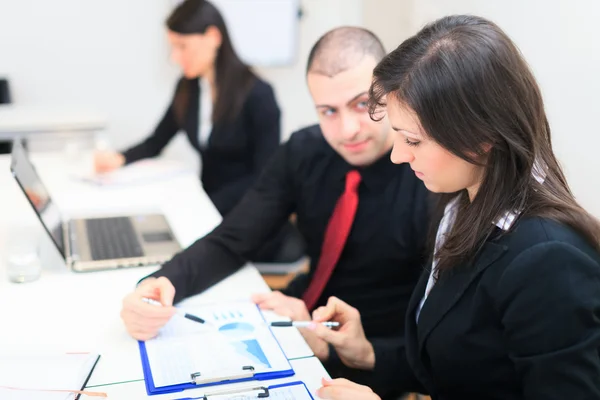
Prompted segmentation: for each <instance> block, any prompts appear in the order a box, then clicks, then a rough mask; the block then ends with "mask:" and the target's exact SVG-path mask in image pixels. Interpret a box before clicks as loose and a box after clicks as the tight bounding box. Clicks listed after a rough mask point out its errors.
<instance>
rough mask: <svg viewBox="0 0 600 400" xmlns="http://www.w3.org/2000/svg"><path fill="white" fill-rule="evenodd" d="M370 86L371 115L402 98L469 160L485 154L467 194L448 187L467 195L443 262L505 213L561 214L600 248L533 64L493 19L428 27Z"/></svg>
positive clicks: (452, 260) (478, 239)
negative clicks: (563, 163)
mask: <svg viewBox="0 0 600 400" xmlns="http://www.w3.org/2000/svg"><path fill="white" fill-rule="evenodd" d="M369 92H370V93H369V95H370V96H369V98H370V112H371V116H372V118H375V115H380V114H379V110H380V109H381V107H383V106H385V105H386V102H390V101H396V102H398V104H399V105H401V106H406V107H408V108H409V109H411V110H413V111H414V112H415V113H416V115H417V117H418V119H419V123H420V125H421V127H422V130H423V131H424V132H423V133H424V134H425V135H426V136H427V137H428V138H431V139H432V140H434V141H435V142H437V143H438V144H439V145H440V146H442V147H443V148H445V149H447V150H448V151H450V152H451V153H453V154H455V155H456V156H458V157H460V158H462V159H464V160H466V161H468V162H470V163H472V164H479V165H481V161H478V159H479V160H480V159H484V160H485V161H483V163H484V165H483V166H484V167H485V172H484V176H483V179H482V182H481V185H480V187H479V190H478V192H477V195H476V196H475V198H474V199H472V201H471V202H469V198H468V194H467V193H466V191H465V190H463V191H461V192H460V193H451V194H447V195H444V196H442V198H445V204H447V202H448V201H449V199H450V198H453V197H456V196H457V195H459V196H461V197H460V202H459V204H460V208H459V211H458V214H457V216H456V220H455V223H454V224H453V226H452V229H451V231H450V233H449V235H448V236H447V238H446V240H445V242H444V244H443V245H442V248H441V249H439V251H438V252H437V253H436V258H437V262H438V263H437V266H438V268H439V269H440V270H444V269H449V268H452V267H454V266H457V265H461V264H464V263H468V262H470V261H472V259H473V257H475V255H476V254H477V251H478V250H479V249H480V247H481V246H482V245H483V243H484V242H485V240H486V239H487V238H488V237H489V236H490V235H491V234H492V233H493V231H494V229H495V228H494V223H495V222H496V221H497V220H498V219H499V218H501V217H502V215H503V214H504V213H506V212H518V213H520V216H521V217H532V216H533V217H544V218H549V219H553V220H555V221H558V222H560V223H563V224H565V225H567V226H569V227H571V228H572V229H573V230H575V231H576V232H578V233H579V234H581V235H582V236H583V237H585V238H586V240H587V241H588V242H589V243H590V245H592V246H593V247H594V248H596V249H598V250H600V224H599V223H598V220H597V219H596V218H594V217H593V216H591V215H590V214H589V213H588V212H587V211H585V210H584V209H583V208H582V207H581V206H580V205H579V204H578V203H577V202H576V200H575V198H574V197H573V195H572V193H571V191H570V189H569V186H568V184H567V180H566V178H565V176H564V174H563V172H562V169H561V167H560V165H559V163H558V161H557V159H556V156H555V155H554V152H553V150H552V143H551V135H550V125H549V124H548V119H547V117H546V112H545V110H544V103H543V100H542V95H541V92H540V89H539V87H538V84H537V82H536V80H535V78H534V76H533V73H532V72H531V70H530V69H529V67H528V65H527V63H526V62H525V60H524V59H523V57H522V55H521V53H520V51H519V49H518V48H517V46H516V45H515V44H514V43H513V42H512V40H511V39H510V38H509V37H508V36H507V35H506V34H505V33H504V32H503V31H502V30H501V29H500V28H499V27H498V26H497V25H496V24H494V23H493V22H491V21H488V20H486V19H484V18H481V17H476V16H469V15H454V16H448V17H444V18H441V19H439V20H437V21H435V22H433V23H431V24H429V25H427V26H425V27H424V28H423V29H422V30H421V31H419V32H418V33H417V34H416V35H414V36H413V37H411V38H409V39H407V40H406V41H404V42H403V43H402V44H401V45H400V46H399V47H398V48H397V49H395V50H394V51H392V52H391V53H390V54H388V55H387V56H386V57H385V58H384V59H383V60H382V61H381V62H380V63H379V64H378V65H377V67H375V69H374V71H373V83H372V85H371V88H370V91H369ZM490 146H491V148H490V149H489V151H486V149H487V148H489V147H490ZM476 156H480V157H476ZM536 175H537V176H536ZM540 175H541V177H543V178H544V179H543V180H542V179H540ZM445 204H444V203H443V204H441V205H440V206H441V207H440V210H443V207H444V205H445ZM432 233H433V232H432Z"/></svg>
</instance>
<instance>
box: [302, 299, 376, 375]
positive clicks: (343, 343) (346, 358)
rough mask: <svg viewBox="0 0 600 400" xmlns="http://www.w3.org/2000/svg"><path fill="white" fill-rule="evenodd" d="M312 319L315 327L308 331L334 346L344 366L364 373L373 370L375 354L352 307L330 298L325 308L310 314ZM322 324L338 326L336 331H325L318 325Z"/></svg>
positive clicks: (326, 329)
mask: <svg viewBox="0 0 600 400" xmlns="http://www.w3.org/2000/svg"><path fill="white" fill-rule="evenodd" d="M313 320H314V321H315V324H314V325H312V326H311V328H312V329H313V330H314V332H315V333H316V335H317V336H318V337H320V338H321V339H323V340H325V341H326V342H327V343H331V344H332V345H333V347H335V350H336V352H337V354H338V356H339V357H340V360H342V362H343V363H344V364H345V365H347V366H348V367H351V368H358V369H368V370H370V369H373V368H374V367H375V351H374V350H373V345H372V344H371V342H369V341H368V340H367V338H366V336H365V332H364V330H363V327H362V323H361V322H360V313H359V312H358V310H357V309H356V308H354V307H351V306H350V305H348V304H347V303H344V302H343V301H342V300H340V299H338V298H337V297H330V298H329V300H328V301H327V305H326V306H323V307H319V308H317V309H316V310H315V311H314V312H313ZM323 321H335V322H339V323H340V327H339V328H338V329H337V330H332V329H329V328H326V327H324V326H323V325H321V324H320V323H319V322H323Z"/></svg>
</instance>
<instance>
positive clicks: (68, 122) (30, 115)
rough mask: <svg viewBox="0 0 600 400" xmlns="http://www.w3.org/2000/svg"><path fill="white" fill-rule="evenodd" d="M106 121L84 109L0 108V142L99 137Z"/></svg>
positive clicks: (17, 106)
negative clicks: (52, 136) (40, 137)
mask: <svg viewBox="0 0 600 400" xmlns="http://www.w3.org/2000/svg"><path fill="white" fill-rule="evenodd" d="M105 126H106V118H105V117H104V116H102V115H100V114H98V113H97V112H93V111H91V110H88V109H83V108H81V107H74V108H68V109H67V108H64V107H60V108H59V107H56V106H52V105H50V106H46V107H39V106H22V105H14V104H5V105H0V140H6V139H9V140H10V139H15V138H16V137H21V136H25V137H31V136H35V135H39V134H47V133H53V134H61V135H64V134H80V133H95V132H97V131H99V130H102V129H104V128H105Z"/></svg>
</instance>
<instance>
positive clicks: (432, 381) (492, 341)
mask: <svg viewBox="0 0 600 400" xmlns="http://www.w3.org/2000/svg"><path fill="white" fill-rule="evenodd" d="M373 75H374V78H373V84H372V87H371V93H370V94H371V104H372V106H371V113H372V115H373V113H377V114H379V111H378V110H381V107H382V106H385V110H386V113H387V117H388V118H389V121H390V124H391V126H392V127H393V128H394V130H396V132H397V133H396V135H397V136H396V139H395V142H394V148H393V150H392V155H391V158H392V161H393V162H395V163H405V162H406V163H409V164H410V166H411V168H412V169H413V170H414V171H415V174H416V175H417V176H418V177H419V178H420V179H422V180H423V182H424V183H425V186H426V187H427V188H428V189H429V190H431V191H432V192H436V193H445V201H443V202H442V204H441V207H440V217H441V218H438V219H437V220H438V221H440V220H441V222H440V223H439V226H438V227H437V229H435V230H434V231H433V232H432V233H433V234H434V235H433V236H432V244H434V245H432V258H431V259H432V261H431V262H430V263H429V265H428V266H427V268H426V271H424V273H423V275H422V277H421V280H420V281H419V283H418V284H417V286H416V288H415V290H414V291H413V294H412V298H411V301H410V303H409V306H408V310H407V312H406V318H407V320H406V336H405V342H404V343H375V342H373V343H370V342H369V341H367V339H366V338H365V335H364V332H363V330H362V326H361V322H360V315H359V313H358V311H356V310H355V309H353V308H352V307H350V306H349V305H348V304H346V303H344V302H343V301H341V300H339V299H336V298H331V299H330V300H329V303H328V304H327V306H326V307H324V308H322V309H318V310H315V313H314V315H313V317H314V318H315V320H316V321H323V320H334V321H338V322H340V324H341V326H340V328H339V330H337V331H332V330H328V329H326V328H324V327H323V326H321V325H320V324H315V325H314V327H313V328H314V329H315V332H316V333H317V335H318V336H320V337H322V338H323V339H325V340H326V341H328V342H329V343H331V344H332V345H333V346H334V347H335V349H336V352H337V354H338V356H339V357H340V358H341V359H342V361H343V362H344V363H345V364H346V365H350V366H354V367H356V368H363V369H372V370H374V373H375V374H376V375H377V376H378V377H379V378H381V379H384V378H387V379H389V380H390V382H393V381H394V380H395V379H397V377H398V374H407V373H408V371H412V373H413V374H414V378H415V385H414V387H413V388H407V389H413V390H414V389H417V388H418V387H419V386H420V390H421V391H423V392H425V393H429V394H430V395H431V397H432V399H433V400H455V399H487V400H491V399H498V400H508V399H515V400H516V399H519V400H520V399H523V400H552V399H555V400H562V399H600V224H599V222H598V220H597V219H596V218H594V217H593V216H591V215H590V214H589V213H588V212H586V211H585V210H584V209H583V208H582V207H581V206H580V205H579V204H578V203H577V201H576V200H575V198H574V197H573V195H572V193H571V191H570V189H569V186H568V184H567V180H566V179H565V176H564V174H563V172H562V170H561V167H560V165H559V163H558V161H557V159H556V156H555V155H554V152H553V150H552V144H551V134H550V126H549V124H548V119H547V117H546V112H545V110H544V103H543V100H542V96H541V92H540V89H539V87H538V85H537V82H536V80H535V78H534V76H533V74H532V73H531V71H530V69H529V67H528V66H527V63H526V62H525V60H524V59H523V57H522V56H521V54H520V52H519V50H518V49H517V47H516V46H515V45H514V43H513V42H512V41H511V40H510V38H509V37H508V36H507V35H506V34H505V33H504V32H503V31H502V30H501V29H500V28H499V27H498V26H496V25H495V24H493V23H492V22H490V21H487V20H485V19H483V18H479V17H474V16H451V17H446V18H442V19H440V20H438V21H436V22H434V23H432V24H430V25H428V26H426V27H425V28H423V29H422V30H421V31H420V32H419V33H417V34H416V35H415V36H413V37H411V38H409V39H408V40H406V41H405V42H404V43H402V44H401V45H400V46H399V47H398V48H397V49H396V50H394V51H392V52H391V53H390V54H389V55H387V56H386V57H385V58H384V59H383V60H382V61H381V62H380V63H379V65H378V66H377V67H376V68H375V70H374V73H373ZM580 134H581V135H585V133H583V132H580ZM578 140H579V141H580V142H581V143H582V144H583V145H585V136H581V137H580V138H579V139H578ZM407 361H408V364H409V366H410V369H409V368H406V366H404V364H406V362H407ZM405 380H406V379H403V381H405ZM319 396H320V397H321V398H323V399H352V400H374V399H377V396H376V395H375V394H373V393H372V392H371V390H370V389H369V388H367V387H365V386H360V385H356V384H353V383H351V382H349V381H344V380H335V381H324V387H322V388H321V389H320V390H319Z"/></svg>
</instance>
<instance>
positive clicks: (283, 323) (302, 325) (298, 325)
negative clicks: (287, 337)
mask: <svg viewBox="0 0 600 400" xmlns="http://www.w3.org/2000/svg"><path fill="white" fill-rule="evenodd" d="M311 324H321V325H323V326H325V327H327V328H337V327H338V326H340V323H339V322H332V321H326V322H314V321H276V322H271V326H275V327H284V326H293V327H295V328H308V326H309V325H311Z"/></svg>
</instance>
